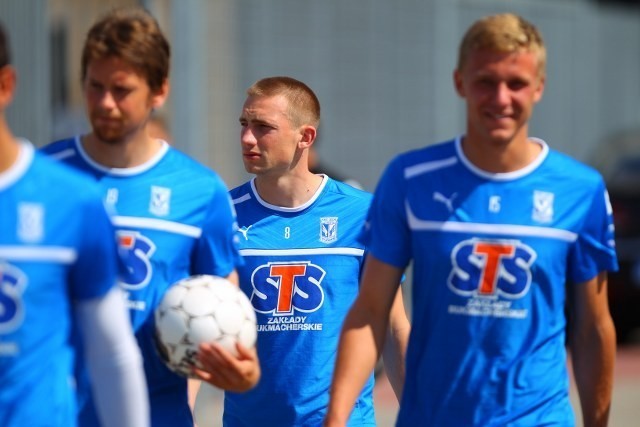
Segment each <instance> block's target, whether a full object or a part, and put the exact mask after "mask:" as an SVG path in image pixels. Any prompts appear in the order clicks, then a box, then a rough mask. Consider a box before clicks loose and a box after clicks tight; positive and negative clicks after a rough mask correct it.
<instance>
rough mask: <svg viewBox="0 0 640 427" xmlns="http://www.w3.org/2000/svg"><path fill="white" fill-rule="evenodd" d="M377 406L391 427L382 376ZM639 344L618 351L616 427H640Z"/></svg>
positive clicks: (382, 426)
mask: <svg viewBox="0 0 640 427" xmlns="http://www.w3.org/2000/svg"><path fill="white" fill-rule="evenodd" d="M212 395H213V398H212V399H211V400H210V401H211V402H212V403H213V404H212V405H211V406H210V407H209V409H210V411H208V412H209V415H208V417H210V419H209V420H208V422H206V423H200V424H199V426H198V427H220V426H221V425H222V424H221V422H220V414H221V413H222V407H221V400H222V393H221V392H220V391H219V390H215V391H213V394H212ZM374 399H375V404H376V420H377V422H378V426H379V427H392V426H393V425H394V422H395V418H396V414H397V412H398V403H397V401H396V398H395V395H394V394H393V391H392V390H391V386H390V385H389V382H388V381H387V379H386V377H385V376H384V375H382V376H381V377H380V378H379V380H378V383H377V384H376V388H375V391H374ZM572 401H573V402H574V408H576V409H578V408H579V406H577V394H576V392H575V389H572ZM576 414H577V420H576V421H577V423H576V425H577V426H581V425H582V419H581V418H580V415H579V414H580V411H579V410H576ZM639 420H640V343H639V344H637V345H630V346H627V347H621V348H619V349H618V355H617V360H616V380H615V388H614V394H613V406H612V411H611V420H610V421H611V422H610V423H609V425H611V426H613V427H637V426H638V425H640V421H639Z"/></svg>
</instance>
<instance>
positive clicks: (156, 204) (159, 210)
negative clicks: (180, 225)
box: [149, 185, 171, 216]
mask: <svg viewBox="0 0 640 427" xmlns="http://www.w3.org/2000/svg"><path fill="white" fill-rule="evenodd" d="M170 204H171V189H170V188H166V187H157V186H155V185H152V186H151V200H150V201H149V212H151V213H152V214H154V215H156V216H167V215H169V210H170V209H169V208H170Z"/></svg>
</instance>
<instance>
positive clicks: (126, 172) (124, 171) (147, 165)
mask: <svg viewBox="0 0 640 427" xmlns="http://www.w3.org/2000/svg"><path fill="white" fill-rule="evenodd" d="M74 139H75V145H76V150H78V153H79V154H80V156H81V157H82V158H83V159H84V161H85V162H87V163H88V164H89V165H90V166H91V167H92V168H94V169H96V170H99V171H102V172H104V173H107V174H110V175H116V176H134V175H138V174H141V173H143V172H146V171H148V170H149V169H151V168H153V167H154V166H155V165H156V164H158V162H160V160H162V158H163V157H164V155H165V154H167V151H169V144H168V143H167V142H166V141H164V140H162V139H158V140H157V141H158V142H160V144H161V146H160V149H159V150H158V152H157V153H155V154H154V155H153V157H151V158H150V159H149V160H147V161H146V162H144V163H143V164H141V165H138V166H134V167H131V168H110V167H107V166H104V165H102V164H100V163H98V162H96V161H95V160H93V159H92V158H91V157H90V156H89V154H87V152H86V151H84V147H83V146H82V141H81V139H80V135H76V137H75V138H74Z"/></svg>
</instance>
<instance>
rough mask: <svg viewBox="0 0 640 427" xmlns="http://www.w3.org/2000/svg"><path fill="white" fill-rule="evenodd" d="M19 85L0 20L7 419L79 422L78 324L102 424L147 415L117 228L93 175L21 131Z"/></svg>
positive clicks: (0, 376) (2, 418) (66, 426)
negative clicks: (60, 160) (15, 121)
mask: <svg viewBox="0 0 640 427" xmlns="http://www.w3.org/2000/svg"><path fill="white" fill-rule="evenodd" d="M15 86H16V72H15V69H14V68H13V67H12V66H11V65H10V54H9V43H8V41H7V36H6V33H5V31H4V28H3V26H2V25H0V211H2V214H1V218H2V220H1V221H0V425H2V426H3V427H22V426H36V425H37V426H44V425H47V426H52V427H70V426H75V425H76V406H75V402H76V399H75V390H74V388H73V385H72V383H73V382H72V379H73V378H72V375H73V370H72V365H73V359H74V357H81V356H80V354H79V351H78V349H77V348H75V347H74V346H73V345H72V343H71V329H72V327H73V326H76V327H78V328H79V330H80V333H81V334H82V337H83V339H84V342H85V353H84V354H85V355H86V363H87V366H88V368H89V370H90V371H91V377H92V385H93V389H94V392H95V396H96V403H97V406H98V409H99V414H100V420H101V422H102V425H104V426H113V427H122V426H130V427H139V426H146V425H149V405H148V399H147V391H146V386H145V379H144V373H143V370H142V358H141V357H140V350H139V349H138V346H137V345H136V342H135V339H134V337H133V333H132V330H131V325H130V324H129V320H128V319H127V311H126V307H125V306H124V300H123V298H122V292H121V291H120V290H119V289H118V287H117V286H115V284H116V270H117V262H116V259H117V250H116V245H115V241H114V238H113V237H114V233H115V231H114V229H113V227H112V225H111V223H110V221H109V218H108V216H107V213H106V211H105V209H104V206H103V204H102V200H101V197H100V194H99V192H98V189H97V186H96V185H95V184H94V183H93V182H91V181H90V180H88V179H87V178H86V177H83V176H81V175H80V174H78V173H77V172H74V171H71V170H68V169H67V168H66V167H64V166H62V165H59V164H57V163H56V162H54V161H52V160H51V159H48V158H46V157H45V156H43V155H42V154H40V153H38V152H35V150H34V148H33V146H32V145H31V143H29V142H28V141H26V140H23V139H19V138H16V137H14V136H13V134H12V132H11V129H10V128H9V126H8V124H7V122H6V118H5V110H6V108H7V107H8V106H9V104H10V103H11V101H12V99H13V94H14V90H15ZM95 260H100V262H99V263H97V262H95Z"/></svg>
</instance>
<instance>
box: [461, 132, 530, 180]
mask: <svg viewBox="0 0 640 427" xmlns="http://www.w3.org/2000/svg"><path fill="white" fill-rule="evenodd" d="M541 150H542V146H541V145H540V144H537V143H535V142H533V141H531V140H530V139H529V138H528V136H527V134H526V132H524V133H523V134H521V135H517V136H516V137H515V138H513V139H512V140H510V141H500V142H496V141H490V140H488V139H487V138H482V137H479V136H478V135H473V134H468V135H466V136H465V137H464V139H463V141H462V151H463V152H464V155H465V156H466V157H467V159H468V160H469V161H470V162H471V163H473V165H474V166H476V167H478V168H480V169H482V170H484V171H486V172H490V173H508V172H515V171H517V170H520V169H522V168H525V167H526V166H528V165H529V164H531V163H532V162H534V161H535V160H536V158H537V157H538V156H539V155H540V152H541Z"/></svg>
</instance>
